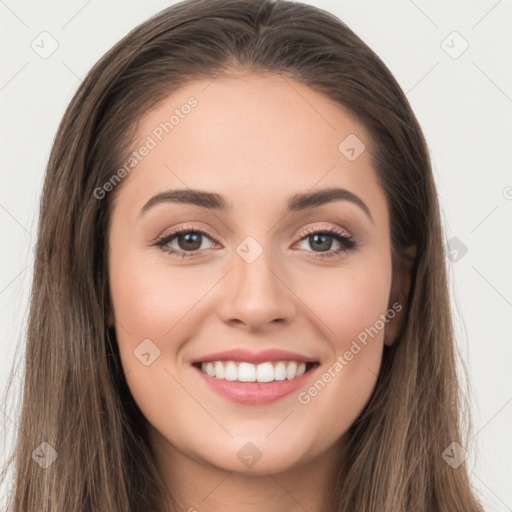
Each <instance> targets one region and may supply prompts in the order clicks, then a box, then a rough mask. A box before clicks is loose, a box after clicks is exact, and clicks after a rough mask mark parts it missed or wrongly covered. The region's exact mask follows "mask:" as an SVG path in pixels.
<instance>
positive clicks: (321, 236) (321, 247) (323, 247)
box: [309, 234, 332, 250]
mask: <svg viewBox="0 0 512 512" xmlns="http://www.w3.org/2000/svg"><path fill="white" fill-rule="evenodd" d="M309 238H310V239H311V238H313V240H314V241H315V244H313V246H314V247H317V248H320V249H326V250H329V249H330V248H331V245H332V238H331V237H329V236H327V235H321V234H316V235H312V236H310V237H309ZM319 238H320V239H323V243H322V241H321V242H320V243H317V242H318V239H319ZM325 239H327V240H328V243H327V244H326V243H325Z"/></svg>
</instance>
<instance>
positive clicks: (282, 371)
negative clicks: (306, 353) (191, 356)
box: [201, 361, 306, 382]
mask: <svg viewBox="0 0 512 512" xmlns="http://www.w3.org/2000/svg"><path fill="white" fill-rule="evenodd" d="M201 371H202V372H203V373H206V374H207V375H209V376H210V377H215V378H216V379H224V380H229V381H235V380H236V381H239V382H272V381H274V380H278V381H279V380H286V379H288V380H291V379H295V378H297V377H300V376H301V375H302V374H304V373H305V372H306V363H304V362H301V363H297V362H296V361H279V362H277V363H276V362H271V361H268V362H265V363H261V364H257V365H255V364H252V363H246V362H239V363H235V362H234V361H211V362H208V363H201Z"/></svg>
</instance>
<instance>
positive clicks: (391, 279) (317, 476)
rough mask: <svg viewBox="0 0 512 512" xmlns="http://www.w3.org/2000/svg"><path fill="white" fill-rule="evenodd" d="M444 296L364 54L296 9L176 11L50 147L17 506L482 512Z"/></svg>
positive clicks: (220, 3) (434, 236) (112, 59)
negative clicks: (467, 458)
mask: <svg viewBox="0 0 512 512" xmlns="http://www.w3.org/2000/svg"><path fill="white" fill-rule="evenodd" d="M333 244H334V245H333ZM324 249H326V250H324ZM449 306H450V305H449V298H448V291H447V282H446V269H445V259H444V251H443V236H442V230H441V225H440V219H439V206H438V202H437V195H436V189H435V184H434V181H433V177H432V171H431V165H430V161H429V157H428V152H427V148H426V144H425V140H424V137H423V135H422V132H421V129H420V127H419V125H418V122H417V120H416V118H415V116H414V114H413V113H412V111H411V108H410V106H409V104H408V102H407V99H406V97H405V95H404V94H403V92H402V91H401V89H400V88H399V86H398V84H397V82H396V81H395V79H394V78H393V77H392V75H391V73H390V72H389V70H388V69H387V68H386V67H385V66H384V64H383V63H382V62H381V61H380V59H379V58H378V57H377V56H376V55H375V53H373V52H372V51H371V50H370V49H369V48H368V47H367V46H366V44H365V43H364V42H362V41H361V40H360V39H359V38H358V37H357V36H356V35H355V34H354V33H353V32H352V31H350V29H348V28H347V27H346V26H345V25H344V24H343V23H342V22H340V21H339V20H338V19H337V18H335V17H334V16H333V15H331V14H329V13H327V12H325V11H322V10H320V9H317V8H314V7H311V6H307V5H304V4H301V3H297V2H288V1H277V2H272V1H268V0H257V1H253V0H251V1H250V0H210V1H208V2H207V1H203V0H195V1H194V0H188V1H185V2H181V3H179V4H176V5H174V6H172V7H170V8H168V9H166V10H164V11H162V12H161V13H159V14H158V15H156V16H155V17H153V18H152V19H150V20H148V21H146V22H144V23H142V24H141V25H140V26H138V27H137V28H135V29H134V30H133V31H132V32H130V33H129V34H128V35H127V36H126V37H125V38H123V39H122V40H121V41H120V42H119V43H118V44H116V45H115V46H114V47H113V48H112V49H111V50H110V51H109V52H107V54H105V55H104V56H103V57H102V58H101V59H100V61H99V62H98V63H97V64H96V65H95V66H94V67H93V69H92V70H91V71H90V73H89V74H88V76H87V77H86V78H85V80H84V81H83V83H82V84H81V86H80V87H79V90H78V91H77V93H76V94H75V96H74V98H73V100H72V101H71V104H70V105H69V107H68V109H67V111H66V113H65V115H64V118H63V120H62V123H61V125H60V127H59V130H58V133H57V136H56V139H55V142H54V146H53V149H52V152H51V156H50V161H49V164H48V168H47V173H46V178H45V184H44V189H43V196H42V203H41V210H40V227H39V233H38V243H37V251H36V262H35V268H34V282H33V294H32V300H31V309H30V319H29V330H28V339H27V350H26V354H27V355H26V357H27V359H26V377H25V391H24V396H23V401H22V411H21V412H22V414H21V417H20V422H19V427H20V433H21V434H22V435H20V436H19V437H18V440H17V445H16V449H15V452H14V453H13V457H12V462H13V464H14V467H15V470H16V479H15V485H14V488H13V495H12V504H13V507H14V508H13V510H16V511H18V510H41V511H62V510H81V511H92V510H101V511H111V512H114V511H120V510H123V511H124V510H126V511H128V510H129V511H148V510H154V511H164V510H169V511H178V510H190V511H192V510H198V511H213V510H223V511H230V510H240V509H243V510H244V512H249V511H256V510H262V509H265V510H266V511H267V512H268V511H271V512H272V511H281V512H282V511H283V510H287V511H288V510H289V511H292V510H293V511H294V510H310V511H320V510H322V511H325V510H330V511H337V512H341V511H355V510H357V511H361V512H363V511H376V510H378V511H379V512H392V511H393V512H398V511H403V512H405V511H412V510H414V511H418V512H419V511H425V512H427V511H428V512H433V511H439V512H441V511H443V512H454V511H461V512H462V511H464V512H468V511H480V510H482V508H481V506H480V505H479V504H478V502H477V499H476V498H475V497H474V495H473V491H472V489H471V486H470V482H469V479H468V474H467V470H466V468H465V465H464V457H463V456H462V454H463V450H464V449H463V447H464V446H465V440H464V439H463V438H462V433H461V432H460V431H459V426H458V425H459V419H460V417H461V413H462V408H461V406H462V405H463V404H460V403H459V398H458V392H459V386H458V383H457V378H456V372H455V366H456V360H455V356H454V341H453V333H452V324H451V316H450V309H449Z"/></svg>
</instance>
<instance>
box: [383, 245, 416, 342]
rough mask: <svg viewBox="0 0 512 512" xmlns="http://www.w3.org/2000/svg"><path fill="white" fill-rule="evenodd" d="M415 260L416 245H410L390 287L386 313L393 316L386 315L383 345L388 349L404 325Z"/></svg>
mask: <svg viewBox="0 0 512 512" xmlns="http://www.w3.org/2000/svg"><path fill="white" fill-rule="evenodd" d="M415 260H416V245H411V246H409V247H407V249H405V250H404V253H403V259H402V267H401V269H400V272H399V275H398V276H397V277H396V278H393V284H392V285H391V293H390V300H389V304H388V311H393V312H394V316H393V314H391V315H388V316H389V317H390V318H391V316H393V318H391V319H390V320H389V321H388V323H387V325H386V328H385V330H384V343H385V345H386V346H388V347H390V346H391V345H393V343H395V341H396V340H397V339H398V336H399V335H400V331H401V329H402V326H403V323H404V310H405V300H406V298H407V296H408V295H409V291H410V286H411V272H412V267H413V264H414V262H415Z"/></svg>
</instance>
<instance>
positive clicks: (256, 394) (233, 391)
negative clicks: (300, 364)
mask: <svg viewBox="0 0 512 512" xmlns="http://www.w3.org/2000/svg"><path fill="white" fill-rule="evenodd" d="M318 366H319V365H318V364H316V365H315V366H313V367H312V368H311V369H310V370H309V371H307V372H306V373H303V374H302V375H301V376H300V377H296V378H295V379H291V380H288V379H286V380H276V381H273V382H266V383H265V382H238V381H230V380H225V379H216V378H215V377H210V376H209V375H207V374H206V373H203V372H202V371H201V370H200V369H199V368H197V367H196V366H194V368H195V369H196V370H197V371H198V372H199V374H200V376H201V377H202V378H203V379H204V381H205V382H206V384H207V385H208V386H209V387H210V389H212V390H213V391H215V392H216V393H218V394H219V395H222V396H224V397H226V398H229V399H230V400H232V401H234V402H238V403H241V404H246V405H258V404H265V403H269V402H275V401H276V400H279V399H280V398H283V397H285V396H286V395H289V394H290V393H293V392H294V391H297V390H298V389H299V388H301V387H302V386H303V385H304V384H305V382H306V381H307V380H308V379H309V378H310V377H311V375H312V374H313V373H314V372H315V371H316V369H317V368H318Z"/></svg>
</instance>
